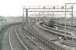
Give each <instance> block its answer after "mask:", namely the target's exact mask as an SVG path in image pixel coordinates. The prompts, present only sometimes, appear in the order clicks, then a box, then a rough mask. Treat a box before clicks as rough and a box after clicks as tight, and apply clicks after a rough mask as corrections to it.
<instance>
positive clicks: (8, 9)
mask: <svg viewBox="0 0 76 50" xmlns="http://www.w3.org/2000/svg"><path fill="white" fill-rule="evenodd" d="M66 2H76V1H75V0H0V16H21V15H22V8H23V7H24V6H25V7H32V6H51V5H53V6H54V5H55V6H58V5H59V6H60V5H64V3H66Z"/></svg>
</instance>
